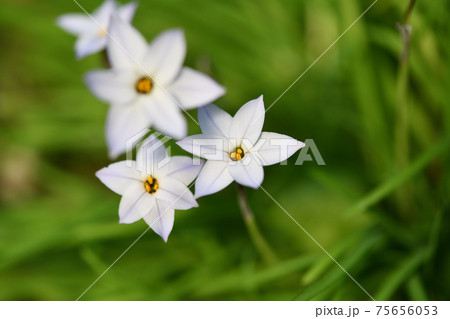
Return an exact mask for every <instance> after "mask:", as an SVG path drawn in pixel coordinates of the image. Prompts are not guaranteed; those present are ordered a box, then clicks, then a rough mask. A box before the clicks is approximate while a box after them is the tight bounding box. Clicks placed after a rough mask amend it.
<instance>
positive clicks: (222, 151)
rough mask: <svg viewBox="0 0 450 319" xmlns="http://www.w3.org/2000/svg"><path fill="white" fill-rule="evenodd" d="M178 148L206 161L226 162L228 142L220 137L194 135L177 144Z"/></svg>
mask: <svg viewBox="0 0 450 319" xmlns="http://www.w3.org/2000/svg"><path fill="white" fill-rule="evenodd" d="M177 144H178V146H180V147H181V148H182V149H184V150H185V151H186V152H189V153H191V154H193V155H195V156H198V157H202V158H206V159H208V160H215V161H226V160H228V154H227V153H226V151H227V150H228V141H227V140H226V139H224V138H222V137H217V136H211V137H210V136H208V135H204V134H195V135H191V136H188V137H185V138H184V139H182V140H181V141H178V142H177Z"/></svg>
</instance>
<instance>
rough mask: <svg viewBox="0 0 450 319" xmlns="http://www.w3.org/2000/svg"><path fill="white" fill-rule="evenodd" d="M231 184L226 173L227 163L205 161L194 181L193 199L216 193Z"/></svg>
mask: <svg viewBox="0 0 450 319" xmlns="http://www.w3.org/2000/svg"><path fill="white" fill-rule="evenodd" d="M231 182H233V178H232V177H231V175H230V173H229V172H228V163H227V162H221V161H206V163H205V165H204V166H203V169H202V170H201V172H200V174H199V175H198V178H197V180H196V181H195V198H199V197H202V196H205V195H210V194H214V193H217V192H218V191H220V190H222V189H224V188H225V187H227V186H228V185H230V184H231Z"/></svg>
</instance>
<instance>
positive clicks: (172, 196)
mask: <svg viewBox="0 0 450 319" xmlns="http://www.w3.org/2000/svg"><path fill="white" fill-rule="evenodd" d="M158 183H159V188H158V190H157V191H156V193H155V197H156V198H157V199H160V200H163V201H166V202H167V203H169V204H170V208H173V209H190V208H192V207H198V204H197V202H196V201H195V199H194V195H192V193H191V191H190V190H189V188H187V187H186V185H184V184H183V183H182V182H180V181H179V180H177V179H176V178H172V177H169V176H164V177H163V178H160V179H158Z"/></svg>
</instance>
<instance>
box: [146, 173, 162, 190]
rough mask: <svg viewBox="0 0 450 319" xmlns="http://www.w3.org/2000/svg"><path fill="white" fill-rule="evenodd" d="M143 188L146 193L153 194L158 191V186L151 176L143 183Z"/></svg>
mask: <svg viewBox="0 0 450 319" xmlns="http://www.w3.org/2000/svg"><path fill="white" fill-rule="evenodd" d="M144 187H145V190H146V192H147V193H149V194H154V193H156V191H157V190H158V187H159V184H158V181H157V179H156V178H154V177H153V176H150V177H149V178H147V180H146V181H145V182H144Z"/></svg>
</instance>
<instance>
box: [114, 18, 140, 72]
mask: <svg viewBox="0 0 450 319" xmlns="http://www.w3.org/2000/svg"><path fill="white" fill-rule="evenodd" d="M109 35H110V36H108V37H107V38H108V40H107V53H108V59H109V62H110V63H111V66H112V67H113V68H127V67H130V66H131V65H135V64H136V63H139V62H140V61H141V59H142V57H143V55H144V54H145V52H146V50H147V43H146V41H145V39H144V37H143V36H142V35H141V34H140V33H139V31H137V30H136V29H135V28H134V27H133V26H132V25H131V24H129V23H127V22H124V21H123V20H121V19H120V18H119V17H118V16H112V18H111V24H110V27H109Z"/></svg>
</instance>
